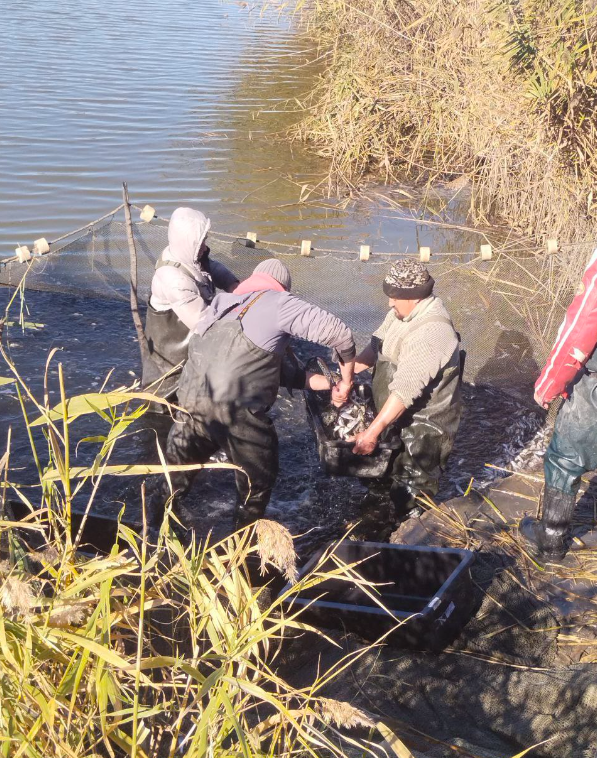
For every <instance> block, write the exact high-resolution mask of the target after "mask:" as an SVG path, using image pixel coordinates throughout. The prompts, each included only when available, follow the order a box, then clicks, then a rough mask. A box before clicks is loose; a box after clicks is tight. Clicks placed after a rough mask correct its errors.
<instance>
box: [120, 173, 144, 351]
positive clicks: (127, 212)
mask: <svg viewBox="0 0 597 758" xmlns="http://www.w3.org/2000/svg"><path fill="white" fill-rule="evenodd" d="M122 201H123V203H124V218H125V220H126V236H127V239H128V243H129V256H130V261H131V278H130V284H131V313H132V316H133V323H134V325H135V329H136V330H137V339H138V341H139V351H140V353H141V364H142V365H143V363H144V362H145V360H146V359H147V358H148V357H149V348H148V346H147V337H146V336H145V331H144V330H143V323H142V321H141V316H140V315H139V300H138V298H137V248H136V247H135V237H134V236H133V221H132V219H131V206H130V203H129V191H128V187H127V186H126V182H123V183H122Z"/></svg>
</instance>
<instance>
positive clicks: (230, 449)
mask: <svg viewBox="0 0 597 758" xmlns="http://www.w3.org/2000/svg"><path fill="white" fill-rule="evenodd" d="M262 294H263V293H260V294H259V295H258V296H257V297H255V298H253V300H251V301H250V302H249V303H248V305H246V306H245V307H244V308H243V310H242V311H241V313H240V314H238V315H237V316H236V317H234V318H230V312H229V313H227V314H223V318H222V319H220V320H219V321H216V322H215V323H214V324H213V325H212V326H211V327H210V328H209V329H208V330H207V331H206V332H205V334H204V335H203V336H200V335H198V334H194V335H193V336H192V337H191V341H190V345H189V359H188V361H187V363H186V365H185V367H184V369H183V372H182V376H181V379H180V385H179V389H178V402H179V404H180V405H181V406H182V407H183V408H185V409H186V410H187V411H188V413H189V414H190V416H189V415H188V414H182V413H179V414H178V416H177V423H175V424H174V425H173V426H172V428H171V430H170V433H169V435H168V443H167V448H166V457H167V460H168V462H169V463H173V464H185V463H205V462H207V460H208V459H209V458H210V457H211V456H212V455H213V454H214V453H215V452H217V451H218V450H224V451H225V452H226V455H227V456H228V458H229V459H230V461H231V463H234V464H235V465H237V466H239V467H240V468H242V469H243V471H244V472H245V473H244V474H243V473H241V472H236V489H237V505H236V514H235V519H236V523H237V524H238V525H244V524H247V523H250V522H252V521H255V520H256V519H258V518H260V517H261V516H263V513H264V511H265V508H266V507H267V504H268V503H269V500H270V497H271V491H272V488H273V486H274V483H275V481H276V478H277V475H278V437H277V435H276V430H275V428H274V425H273V422H272V420H271V419H270V418H269V416H268V415H267V411H268V410H269V408H270V407H271V406H272V405H273V403H274V402H275V400H276V395H277V393H278V388H279V381H280V366H281V362H282V357H281V356H280V355H276V354H274V353H268V352H267V351H266V350H263V349H261V348H260V347H257V346H256V345H255V344H254V343H253V342H251V340H250V339H249V338H248V337H247V336H246V335H245V333H244V332H243V329H242V318H243V316H244V315H245V313H246V312H247V310H248V309H249V308H251V307H252V306H253V304H254V303H255V302H257V300H258V299H259V297H261V295H262ZM195 473H196V472H188V473H187V472H180V473H175V474H171V479H172V484H173V487H174V488H175V489H176V490H177V491H178V494H184V493H185V492H186V491H187V490H188V489H189V487H190V485H191V482H192V480H193V478H194V474H195ZM167 495H168V493H167V490H165V489H163V491H162V496H161V503H162V505H161V508H160V509H155V508H154V509H152V520H153V522H154V523H153V525H154V526H155V525H159V523H160V522H161V519H162V517H163V502H164V501H165V499H166V498H167ZM156 522H157V524H156Z"/></svg>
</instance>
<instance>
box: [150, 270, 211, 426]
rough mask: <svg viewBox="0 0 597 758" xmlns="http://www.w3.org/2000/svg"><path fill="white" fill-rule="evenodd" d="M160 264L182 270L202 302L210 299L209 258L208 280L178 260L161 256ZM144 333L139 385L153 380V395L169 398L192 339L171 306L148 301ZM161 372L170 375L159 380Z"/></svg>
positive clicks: (176, 386) (154, 409) (178, 377)
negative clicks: (145, 354) (144, 351)
mask: <svg viewBox="0 0 597 758" xmlns="http://www.w3.org/2000/svg"><path fill="white" fill-rule="evenodd" d="M204 257H205V256H204ZM163 266H172V267H173V268H181V269H183V270H184V271H185V273H187V274H188V276H189V278H192V279H193V280H194V281H195V283H196V284H197V286H198V287H199V292H200V294H201V297H202V298H203V299H204V300H205V302H206V303H210V302H211V301H212V300H213V297H214V295H215V289H214V286H213V284H212V283H211V275H210V272H209V260H207V262H206V268H205V273H206V274H207V275H208V277H209V280H208V281H204V280H201V279H198V278H197V277H196V276H193V275H192V273H191V271H190V270H189V269H188V268H187V267H186V266H183V265H182V264H181V263H178V262H177V261H167V260H166V261H165V260H163V259H162V257H161V256H160V257H159V258H158V261H157V263H156V265H155V268H156V271H157V270H158V269H160V268H162V267H163ZM145 336H146V337H147V345H148V348H149V356H148V358H147V359H146V360H145V361H144V363H143V373H142V378H141V384H142V386H143V387H147V386H148V385H150V384H154V382H155V385H154V386H153V387H152V388H151V391H152V392H153V393H154V394H155V395H158V396H159V397H164V398H166V399H169V398H172V397H173V395H174V394H175V393H176V391H177V389H178V383H179V381H180V375H181V373H182V367H183V365H184V364H185V362H186V360H187V356H188V351H189V340H190V339H191V334H190V332H189V329H188V327H187V326H186V324H184V323H183V322H182V321H181V320H180V319H179V318H178V316H177V315H176V313H175V312H174V311H173V310H172V309H169V310H167V311H157V310H156V309H155V308H153V307H152V306H151V304H148V306H147V314H146V316H145ZM170 372H171V373H170ZM164 374H169V376H167V377H166V378H165V379H161V377H163V376H164ZM152 410H153V411H155V412H159V413H163V412H164V409H163V406H158V405H157V404H156V406H155V407H153V406H152Z"/></svg>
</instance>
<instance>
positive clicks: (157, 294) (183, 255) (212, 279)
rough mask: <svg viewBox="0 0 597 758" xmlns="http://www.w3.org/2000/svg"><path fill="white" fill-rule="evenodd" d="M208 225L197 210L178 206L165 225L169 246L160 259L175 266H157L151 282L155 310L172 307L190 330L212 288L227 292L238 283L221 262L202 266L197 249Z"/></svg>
mask: <svg viewBox="0 0 597 758" xmlns="http://www.w3.org/2000/svg"><path fill="white" fill-rule="evenodd" d="M210 226H211V224H210V221H209V219H208V218H207V217H206V216H204V214H203V213H201V212H200V211H196V210H193V209H192V208H177V209H176V210H175V211H174V213H173V214H172V216H171V218H170V223H169V225H168V247H167V248H165V249H164V251H163V252H162V255H161V256H160V258H161V261H163V262H167V261H172V262H173V263H175V264H178V266H170V265H162V266H160V267H159V268H157V269H156V272H155V274H154V275H153V279H152V282H151V297H150V300H149V303H150V305H151V307H152V308H154V309H155V310H156V311H168V310H173V311H174V313H176V315H177V316H178V318H179V319H180V320H181V321H182V322H183V323H184V324H185V326H186V327H187V328H188V329H190V330H191V331H192V330H193V329H194V328H195V325H196V324H197V321H198V319H199V317H200V316H201V313H202V312H203V311H204V310H205V308H207V306H208V304H209V303H210V302H211V301H212V299H213V297H214V295H215V288H216V287H218V288H219V289H222V290H225V291H229V290H231V289H232V288H233V287H234V286H236V284H238V281H237V279H236V277H235V276H234V274H233V273H232V272H231V271H229V269H227V268H226V266H224V265H222V264H221V263H218V262H217V261H213V260H210V261H209V263H208V264H207V265H202V262H201V259H200V258H199V251H200V249H201V245H202V244H203V241H204V240H205V237H206V236H207V233H208V231H209V229H210Z"/></svg>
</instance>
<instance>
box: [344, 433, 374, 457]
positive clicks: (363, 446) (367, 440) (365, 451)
mask: <svg viewBox="0 0 597 758" xmlns="http://www.w3.org/2000/svg"><path fill="white" fill-rule="evenodd" d="M347 442H354V447H353V448H352V452H353V453H354V454H355V455H371V453H372V452H373V451H374V450H375V448H376V447H377V437H376V436H375V435H374V434H371V432H370V431H369V430H368V429H365V431H364V432H359V433H358V434H355V436H354V437H349V438H348V440H347Z"/></svg>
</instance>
